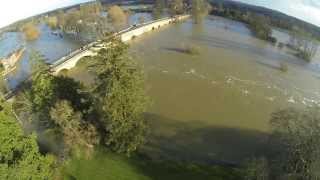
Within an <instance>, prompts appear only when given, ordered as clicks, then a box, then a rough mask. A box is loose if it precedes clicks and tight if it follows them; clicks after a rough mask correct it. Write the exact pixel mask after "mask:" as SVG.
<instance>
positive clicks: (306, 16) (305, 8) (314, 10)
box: [235, 0, 320, 26]
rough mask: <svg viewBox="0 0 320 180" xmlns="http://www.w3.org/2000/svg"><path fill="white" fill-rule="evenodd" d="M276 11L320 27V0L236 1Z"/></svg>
mask: <svg viewBox="0 0 320 180" xmlns="http://www.w3.org/2000/svg"><path fill="white" fill-rule="evenodd" d="M235 1H240V2H244V3H248V4H253V5H258V6H263V7H267V8H270V9H275V10H278V11H280V12H283V13H285V14H288V15H291V16H294V17H297V18H299V19H302V20H304V21H307V22H309V23H312V24H315V25H317V26H320V0H235Z"/></svg>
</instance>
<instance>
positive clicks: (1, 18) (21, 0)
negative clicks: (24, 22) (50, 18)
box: [0, 0, 320, 28]
mask: <svg viewBox="0 0 320 180" xmlns="http://www.w3.org/2000/svg"><path fill="white" fill-rule="evenodd" d="M86 1H90V0H1V2H0V28H1V27H4V26H7V25H9V24H11V23H13V22H15V21H17V20H20V19H24V18H27V17H30V16H33V15H37V14H40V13H44V12H47V11H50V10H54V9H57V8H61V7H66V6H70V5H74V4H78V3H82V2H86ZM236 1H240V2H245V3H248V4H253V5H258V6H264V7H267V8H270V9H275V10H278V11H281V12H283V13H286V14H288V15H291V16H294V17H297V18H299V19H302V20H304V21H307V22H309V23H312V24H315V25H317V26H320V0H236Z"/></svg>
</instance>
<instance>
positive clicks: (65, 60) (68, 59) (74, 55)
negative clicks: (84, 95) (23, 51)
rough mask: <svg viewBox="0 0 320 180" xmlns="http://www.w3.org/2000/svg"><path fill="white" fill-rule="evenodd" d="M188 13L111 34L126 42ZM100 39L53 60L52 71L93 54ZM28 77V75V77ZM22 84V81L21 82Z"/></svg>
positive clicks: (183, 17)
mask: <svg viewBox="0 0 320 180" xmlns="http://www.w3.org/2000/svg"><path fill="white" fill-rule="evenodd" d="M189 17H190V15H179V16H174V17H167V18H162V19H158V20H155V21H150V22H146V23H141V24H137V25H133V26H130V27H129V28H127V29H124V30H121V31H119V32H117V33H114V34H113V36H116V37H119V38H120V40H121V41H122V42H127V41H129V40H132V39H134V38H136V37H139V36H141V35H143V34H144V33H146V32H150V31H153V30H155V29H159V28H160V27H162V26H164V25H168V24H171V23H174V22H177V21H182V20H185V19H187V18H189ZM102 45H103V44H102V41H101V40H98V41H95V42H92V43H89V44H87V45H85V46H83V47H81V48H79V49H77V50H75V51H73V52H71V53H70V54H68V55H66V56H64V57H62V58H60V59H58V60H57V61H55V62H54V63H53V64H51V65H50V66H51V70H52V73H53V74H55V75H57V74H58V73H59V72H60V71H61V70H63V69H71V68H73V67H75V66H76V64H77V62H78V61H79V60H80V59H81V58H83V57H85V56H92V55H94V54H95V52H96V51H94V50H97V49H99V48H101V46H102ZM29 78H30V77H29ZM29 78H27V79H26V80H25V81H28V80H29ZM21 84H22V83H21ZM20 88H21V85H18V86H17V87H15V88H14V89H11V90H10V91H9V92H8V93H7V94H5V95H4V98H5V99H10V98H12V97H13V96H14V95H15V94H16V93H17V92H18V91H19V89H20Z"/></svg>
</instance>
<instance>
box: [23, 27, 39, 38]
mask: <svg viewBox="0 0 320 180" xmlns="http://www.w3.org/2000/svg"><path fill="white" fill-rule="evenodd" d="M22 32H23V33H24V36H25V38H26V39H27V40H28V41H33V40H36V39H38V37H39V35H40V31H39V29H38V27H37V26H35V25H34V24H33V23H27V24H25V25H24V26H23V28H22Z"/></svg>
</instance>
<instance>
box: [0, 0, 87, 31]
mask: <svg viewBox="0 0 320 180" xmlns="http://www.w3.org/2000/svg"><path fill="white" fill-rule="evenodd" d="M86 1H89V0H1V1H0V28H1V27H4V26H7V25H9V24H11V23H13V22H15V21H18V20H21V19H24V18H27V17H31V16H34V15H37V14H40V13H44V12H47V11H50V10H54V9H57V8H61V7H66V6H71V5H74V4H78V3H82V2H86Z"/></svg>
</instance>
